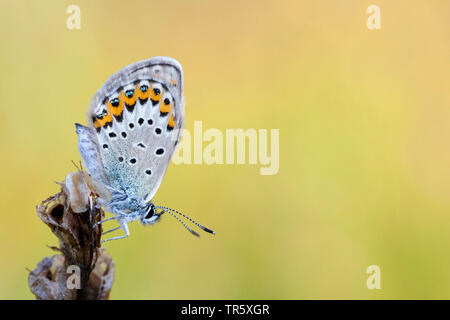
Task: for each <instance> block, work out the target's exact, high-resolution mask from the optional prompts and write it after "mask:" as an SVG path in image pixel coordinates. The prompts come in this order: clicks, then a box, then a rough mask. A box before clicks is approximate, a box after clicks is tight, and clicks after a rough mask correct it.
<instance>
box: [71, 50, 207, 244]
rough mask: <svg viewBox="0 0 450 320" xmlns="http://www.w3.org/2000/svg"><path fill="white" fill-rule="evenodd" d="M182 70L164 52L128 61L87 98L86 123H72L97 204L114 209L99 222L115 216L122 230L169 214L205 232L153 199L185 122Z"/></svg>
mask: <svg viewBox="0 0 450 320" xmlns="http://www.w3.org/2000/svg"><path fill="white" fill-rule="evenodd" d="M183 81H184V79H183V69H182V67H181V65H180V63H179V62H178V61H176V60H174V59H172V58H168V57H153V58H150V59H147V60H143V61H139V62H136V63H133V64H131V65H129V66H127V67H125V68H123V69H121V70H120V71H118V72H117V73H115V74H113V75H112V76H111V77H110V78H109V79H108V80H107V81H106V82H105V84H104V85H103V86H102V87H101V88H100V90H98V91H97V93H96V94H95V95H94V97H93V98H92V100H91V102H90V105H89V110H88V126H87V127H86V126H83V125H81V124H78V123H76V124H75V126H76V132H77V135H78V149H79V151H80V154H81V157H82V159H83V162H84V165H85V167H86V168H87V172H88V173H89V178H90V181H91V183H92V184H93V185H94V186H95V190H96V191H97V193H98V195H99V198H98V200H99V203H100V204H101V205H102V206H103V207H104V208H105V209H106V211H109V212H111V213H112V214H113V216H112V217H110V218H107V219H104V220H102V221H100V222H98V223H97V224H96V225H98V224H100V223H104V222H106V221H110V220H116V221H117V222H118V224H119V226H118V227H116V228H113V229H111V230H108V231H105V232H104V233H103V234H106V233H109V232H112V231H115V230H118V229H122V230H123V231H124V235H121V236H117V237H112V238H110V239H106V240H103V241H102V242H104V241H109V240H117V239H122V238H126V237H128V236H129V235H130V232H129V229H128V223H129V222H132V221H135V220H140V221H141V223H142V224H144V225H149V224H154V223H155V222H157V221H158V220H159V219H160V217H161V215H162V214H164V213H166V212H167V213H169V214H170V215H171V216H173V217H174V218H176V219H177V220H178V221H179V222H181V223H182V224H183V226H184V227H185V228H186V229H187V230H189V231H190V232H191V233H192V234H194V235H196V236H199V234H198V233H196V232H195V231H194V230H192V229H191V228H190V227H189V226H188V225H187V224H186V223H185V222H184V221H182V220H181V218H179V217H183V218H185V219H187V220H189V221H190V222H192V223H193V224H195V225H196V226H198V227H199V228H201V229H203V230H204V231H206V232H209V233H212V234H215V232H214V231H212V230H210V229H208V228H206V227H204V226H202V225H200V224H199V223H197V222H195V221H194V220H192V219H191V218H189V217H188V216H186V215H184V214H183V213H181V212H179V211H177V210H174V209H171V208H168V207H164V206H158V205H155V204H154V203H153V197H154V195H155V193H156V192H157V190H158V188H159V186H160V184H161V182H162V180H163V178H164V175H165V173H166V170H167V167H168V165H169V162H170V160H171V158H172V154H173V152H174V150H175V147H176V145H177V143H178V142H179V140H180V138H181V132H182V130H181V129H182V128H183V124H184V116H185V112H184V105H185V101H184V95H183Z"/></svg>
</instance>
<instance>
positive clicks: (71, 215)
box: [28, 171, 114, 300]
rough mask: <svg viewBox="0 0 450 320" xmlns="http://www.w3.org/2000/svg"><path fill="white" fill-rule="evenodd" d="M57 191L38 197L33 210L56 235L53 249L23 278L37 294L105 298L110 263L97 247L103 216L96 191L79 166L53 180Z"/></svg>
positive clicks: (40, 296) (54, 297)
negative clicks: (57, 182) (41, 197)
mask: <svg viewBox="0 0 450 320" xmlns="http://www.w3.org/2000/svg"><path fill="white" fill-rule="evenodd" d="M59 185H60V186H61V192H59V193H58V194H56V195H55V196H52V197H50V198H48V199H46V200H44V201H43V202H42V203H41V205H39V206H38V207H37V215H38V216H39V218H40V219H41V220H42V221H43V222H44V223H45V224H46V225H47V226H49V227H50V230H51V231H52V232H53V233H54V234H55V235H56V236H57V237H58V239H59V248H56V247H51V248H52V249H53V250H55V251H58V252H59V254H56V255H54V256H52V257H50V258H48V257H45V258H44V259H43V260H42V261H41V262H40V263H39V264H38V266H37V268H36V269H35V270H33V271H31V272H30V274H29V277H28V283H29V286H30V289H31V291H32V292H33V294H34V295H35V296H36V298H37V299H46V300H48V299H51V300H60V299H64V300H79V299H81V300H88V299H89V300H92V299H108V297H109V293H110V291H111V287H112V282H113V279H114V263H113V261H112V259H111V257H110V256H109V255H107V254H106V252H105V251H104V250H103V249H101V248H100V237H101V232H102V228H101V225H99V226H98V227H95V228H94V227H93V226H94V224H95V223H96V222H98V221H100V220H101V219H102V217H103V211H102V209H101V207H100V206H99V205H98V204H97V202H96V194H95V192H94V191H93V190H92V188H90V187H89V186H88V183H87V182H86V179H85V176H84V174H83V172H82V171H78V172H72V173H69V174H68V175H67V177H66V179H65V181H64V182H62V183H59Z"/></svg>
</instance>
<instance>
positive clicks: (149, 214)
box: [145, 207, 155, 219]
mask: <svg viewBox="0 0 450 320" xmlns="http://www.w3.org/2000/svg"><path fill="white" fill-rule="evenodd" d="M154 214H155V208H153V207H150V210H149V211H148V212H147V215H146V216H145V219H150V218H151V217H153V215H154Z"/></svg>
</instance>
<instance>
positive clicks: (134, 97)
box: [120, 87, 137, 106]
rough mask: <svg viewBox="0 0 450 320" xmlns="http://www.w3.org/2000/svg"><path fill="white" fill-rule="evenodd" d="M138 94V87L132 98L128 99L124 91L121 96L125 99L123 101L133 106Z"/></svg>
mask: <svg viewBox="0 0 450 320" xmlns="http://www.w3.org/2000/svg"><path fill="white" fill-rule="evenodd" d="M136 92H137V87H136V89H135V90H134V92H133V96H132V97H130V98H128V97H127V96H126V95H125V93H124V92H123V91H122V92H121V93H120V96H121V97H122V98H123V101H125V103H126V104H127V105H129V106H132V105H134V104H135V103H136V99H137V93H136Z"/></svg>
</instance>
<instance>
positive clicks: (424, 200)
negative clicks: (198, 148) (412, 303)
mask: <svg viewBox="0 0 450 320" xmlns="http://www.w3.org/2000/svg"><path fill="white" fill-rule="evenodd" d="M71 4H76V5H78V6H79V7H80V8H81V29H80V30H68V29H67V27H66V20H67V18H68V16H69V15H68V14H67V13H66V9H67V7H68V6H69V5H71ZM371 4H376V5H378V6H380V8H381V30H369V29H368V28H367V27H366V20H367V18H368V14H366V8H367V7H368V6H369V5H371ZM449 12H450V2H448V1H445V0H442V1H436V0H435V1H426V2H420V1H416V2H411V1H406V0H405V1H384V0H371V1H361V0H345V1H344V0H341V1H298V0H292V1H289V0H283V1H265V0H257V1H256V0H255V1H240V0H228V1H201V0H189V1H188V0H186V1H181V0H180V1H126V2H123V1H82V0H76V1H23V0H20V1H12V0H11V1H5V0H2V1H1V4H0V36H1V40H2V44H1V46H0V69H1V73H0V121H1V125H0V141H1V150H2V152H1V157H0V165H1V168H2V173H1V184H0V188H1V195H0V197H1V198H0V200H1V201H0V215H1V219H0V255H1V257H0V298H2V299H33V295H32V294H31V293H30V291H29V288H28V285H27V276H28V272H27V271H26V269H25V268H30V269H34V268H35V266H36V264H37V263H38V261H40V260H41V259H42V258H43V257H44V256H50V255H52V254H53V252H52V251H51V250H50V249H49V248H48V247H47V245H56V244H57V241H56V238H55V237H54V236H53V235H52V234H51V232H50V230H49V229H48V228H47V227H46V226H45V225H44V224H43V223H42V222H40V220H39V219H38V217H37V216H36V213H35V206H36V205H38V204H39V203H40V202H41V201H42V200H44V199H45V198H47V197H48V196H50V195H52V194H54V193H56V192H58V190H59V188H58V186H57V185H56V184H55V183H54V181H61V180H63V179H64V177H65V175H66V174H67V173H68V172H70V171H74V167H73V165H72V163H71V160H74V161H78V160H80V155H79V153H78V150H77V137H76V134H75V129H74V125H73V124H74V122H81V123H86V119H85V113H86V110H87V106H88V103H89V100H90V99H91V97H92V95H93V94H94V93H95V92H96V90H98V88H99V87H100V86H101V85H102V84H103V82H104V81H105V80H106V79H107V78H108V77H109V76H110V75H111V74H112V73H114V72H116V71H117V70H119V69H120V68H122V67H124V66H126V65H128V64H130V63H133V62H135V61H138V60H142V59H145V58H148V57H151V56H156V55H167V56H171V57H174V58H176V59H177V60H179V61H180V62H181V64H182V65H183V67H184V72H185V96H186V102H187V104H186V111H187V125H186V128H187V129H188V130H190V131H191V132H192V129H193V121H194V120H202V121H203V129H204V130H206V129H208V128H218V129H220V130H222V131H224V130H225V129H227V128H244V129H247V128H255V129H271V128H278V129H280V169H279V172H278V174H276V175H273V176H262V175H260V174H259V165H209V166H208V165H174V164H171V165H170V167H169V170H168V172H167V174H166V177H165V180H164V182H163V184H162V185H161V187H160V189H159V191H158V193H157V196H156V200H157V201H158V202H159V203H161V204H166V205H168V206H171V207H173V208H177V209H181V210H183V211H184V212H185V213H186V214H188V215H190V216H192V217H194V218H196V219H198V221H199V222H201V223H203V224H205V225H207V226H210V227H211V228H213V229H214V230H216V232H217V235H216V236H215V237H212V236H209V235H208V234H202V237H201V238H200V239H198V238H195V237H192V236H191V235H190V234H189V233H188V232H186V231H185V230H184V229H183V228H182V227H181V226H180V225H179V224H178V223H177V222H176V221H175V220H173V219H171V218H170V217H165V218H164V219H163V220H162V222H161V223H159V224H158V225H157V226H155V227H143V226H141V225H139V223H137V222H136V223H133V224H132V225H131V237H129V238H128V239H127V240H121V241H117V242H113V243H110V244H109V245H108V252H109V253H110V254H111V255H112V257H113V259H114V261H115V266H116V269H115V272H116V276H115V282H114V286H113V290H112V293H111V298H112V299H334V298H339V299H350V298H353V299H393V298H401V299H419V298H423V299H431V298H437V299H444V298H445V299H448V298H450V272H449V270H450V254H449V253H450V250H449V248H450V232H449V231H450V197H449V195H450V166H449V163H450V148H449V147H448V146H449V141H450V91H449V88H450V81H449V75H450V67H449V66H450V64H449V61H450V41H449V39H450V22H449V21H450V20H449V16H448V13H449ZM373 264H375V265H378V266H380V268H381V287H382V289H381V290H372V291H371V290H368V289H367V287H366V279H367V277H368V275H367V274H366V268H367V267H368V266H369V265H373Z"/></svg>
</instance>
